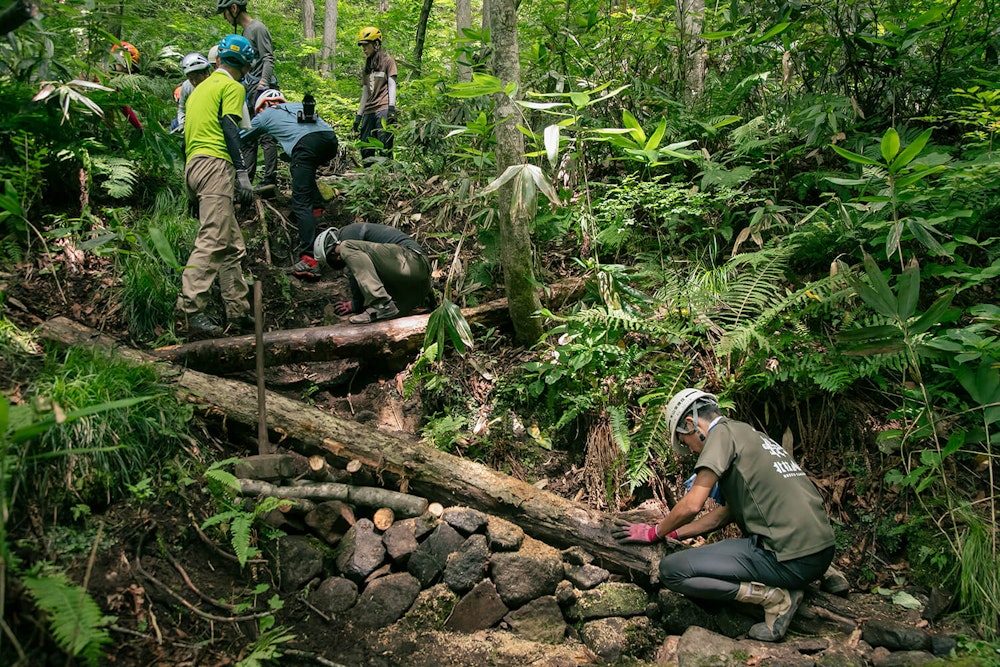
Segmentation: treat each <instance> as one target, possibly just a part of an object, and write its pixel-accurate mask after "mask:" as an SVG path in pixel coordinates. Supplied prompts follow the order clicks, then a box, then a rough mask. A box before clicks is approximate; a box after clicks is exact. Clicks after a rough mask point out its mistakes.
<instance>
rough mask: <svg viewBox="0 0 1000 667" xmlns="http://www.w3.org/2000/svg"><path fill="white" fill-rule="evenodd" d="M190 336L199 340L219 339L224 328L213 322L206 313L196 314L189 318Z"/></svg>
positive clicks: (188, 329) (188, 330)
mask: <svg viewBox="0 0 1000 667" xmlns="http://www.w3.org/2000/svg"><path fill="white" fill-rule="evenodd" d="M187 332H188V336H196V337H199V338H218V337H219V336H221V335H222V327H220V326H219V325H218V324H216V323H215V322H213V321H212V320H211V319H210V318H209V317H208V315H206V314H205V313H195V314H194V315H188V318H187Z"/></svg>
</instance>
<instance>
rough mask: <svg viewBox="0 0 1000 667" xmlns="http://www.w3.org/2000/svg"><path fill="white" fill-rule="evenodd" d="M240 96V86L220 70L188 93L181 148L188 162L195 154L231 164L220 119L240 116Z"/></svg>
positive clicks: (241, 91)
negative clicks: (219, 159) (183, 149)
mask: <svg viewBox="0 0 1000 667" xmlns="http://www.w3.org/2000/svg"><path fill="white" fill-rule="evenodd" d="M244 95H245V91H244V90H243V86H242V85H241V84H240V83H239V82H238V81H233V78H232V77H231V76H229V74H228V73H226V72H224V71H222V70H216V71H215V72H212V75H211V76H209V77H208V78H207V79H205V80H204V81H202V82H201V83H200V84H198V87H197V88H195V89H194V90H193V91H192V92H191V95H190V97H188V100H187V108H186V118H185V119H184V147H185V149H186V153H187V161H188V162H190V161H191V158H192V157H194V156H195V155H210V156H212V157H217V158H221V159H223V160H225V161H226V162H232V161H233V159H232V158H231V157H230V156H229V151H227V150H226V138H225V136H223V134H222V124H221V122H220V118H222V117H223V116H236V117H237V118H239V117H241V116H242V114H243V98H244Z"/></svg>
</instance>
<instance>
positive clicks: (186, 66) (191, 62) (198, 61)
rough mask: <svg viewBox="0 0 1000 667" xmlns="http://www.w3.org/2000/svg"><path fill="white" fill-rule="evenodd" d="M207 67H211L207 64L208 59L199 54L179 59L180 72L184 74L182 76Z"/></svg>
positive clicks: (190, 54) (191, 54)
mask: <svg viewBox="0 0 1000 667" xmlns="http://www.w3.org/2000/svg"><path fill="white" fill-rule="evenodd" d="M209 67H211V65H209V64H208V59H207V58H206V57H205V56H203V55H201V54H200V53H189V54H187V55H186V56H184V57H183V58H182V59H181V71H182V72H184V76H187V75H188V74H191V73H192V72H200V71H201V70H203V69H208V68H209Z"/></svg>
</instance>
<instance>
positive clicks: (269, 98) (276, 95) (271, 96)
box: [253, 88, 288, 114]
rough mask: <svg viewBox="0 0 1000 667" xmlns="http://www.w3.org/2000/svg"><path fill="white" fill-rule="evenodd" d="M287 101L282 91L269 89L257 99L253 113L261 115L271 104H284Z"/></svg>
mask: <svg viewBox="0 0 1000 667" xmlns="http://www.w3.org/2000/svg"><path fill="white" fill-rule="evenodd" d="M287 101H288V100H286V99H285V96H284V95H282V94H281V91H280V90H277V89H275V88H268V89H267V90H265V91H264V92H263V93H261V94H260V97H258V98H257V102H256V103H255V104H254V105H253V112H254V113H255V114H257V113H260V112H261V111H262V110H263V109H264V107H265V106H268V104H269V103H270V102H282V103H284V102H287Z"/></svg>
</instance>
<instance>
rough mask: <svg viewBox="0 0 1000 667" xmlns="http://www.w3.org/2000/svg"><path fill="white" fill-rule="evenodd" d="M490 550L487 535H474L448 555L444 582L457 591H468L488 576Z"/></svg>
mask: <svg viewBox="0 0 1000 667" xmlns="http://www.w3.org/2000/svg"><path fill="white" fill-rule="evenodd" d="M489 562H490V551H489V548H487V546H486V536H485V535H473V536H472V537H470V538H469V539H467V540H466V541H465V544H463V545H462V548H461V549H459V550H458V551H456V552H455V553H453V554H451V555H450V556H448V564H447V565H446V566H445V568H444V583H446V584H448V587H449V588H451V590H453V591H455V592H456V593H467V592H469V591H471V590H472V588H473V586H475V585H476V584H478V583H479V582H480V581H482V580H483V579H484V578H485V577H486V570H487V568H488V566H489Z"/></svg>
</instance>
